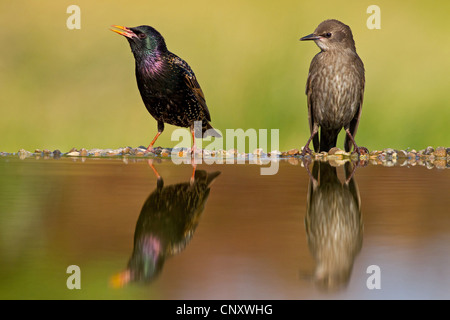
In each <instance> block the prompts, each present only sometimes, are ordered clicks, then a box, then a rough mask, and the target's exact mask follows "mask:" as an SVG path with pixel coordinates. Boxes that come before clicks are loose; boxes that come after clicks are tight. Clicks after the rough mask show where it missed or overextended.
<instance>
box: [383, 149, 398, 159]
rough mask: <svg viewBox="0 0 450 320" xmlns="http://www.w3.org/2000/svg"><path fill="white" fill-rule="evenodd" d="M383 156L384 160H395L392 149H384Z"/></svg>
mask: <svg viewBox="0 0 450 320" xmlns="http://www.w3.org/2000/svg"><path fill="white" fill-rule="evenodd" d="M383 154H384V155H385V156H386V159H396V158H397V152H396V151H395V150H394V149H392V148H387V149H384V150H383Z"/></svg>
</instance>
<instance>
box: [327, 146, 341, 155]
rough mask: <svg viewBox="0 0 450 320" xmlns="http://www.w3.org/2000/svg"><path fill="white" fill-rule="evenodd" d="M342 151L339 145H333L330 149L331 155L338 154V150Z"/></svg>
mask: <svg viewBox="0 0 450 320" xmlns="http://www.w3.org/2000/svg"><path fill="white" fill-rule="evenodd" d="M338 151H341V149H339V148H338V147H333V148H331V149H330V150H329V151H328V154H329V155H334V154H336V152H338Z"/></svg>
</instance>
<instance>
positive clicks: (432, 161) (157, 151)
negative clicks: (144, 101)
mask: <svg viewBox="0 0 450 320" xmlns="http://www.w3.org/2000/svg"><path fill="white" fill-rule="evenodd" d="M302 149H303V147H302V148H301V150H302ZM172 152H174V154H175V155H176V156H178V157H188V156H190V155H191V154H190V148H177V149H172V148H162V147H157V148H154V149H153V151H152V152H147V148H146V147H144V146H139V147H138V148H132V147H129V146H127V147H121V148H116V149H89V150H88V149H86V148H80V149H77V148H75V147H74V148H71V149H70V150H69V151H68V152H67V153H63V152H61V151H60V150H58V149H56V150H54V151H50V150H48V149H39V148H37V149H34V152H30V151H27V150H25V149H20V150H19V151H18V152H17V154H16V155H18V156H19V158H20V159H25V158H28V157H31V156H34V157H35V159H36V160H38V159H39V158H40V157H41V156H43V157H44V159H49V158H53V159H58V158H60V157H62V156H67V157H80V156H81V157H82V160H83V159H86V157H89V156H93V157H116V156H123V159H125V158H127V156H132V157H131V159H130V160H131V161H132V162H135V161H139V160H136V158H133V156H134V157H144V156H145V157H155V160H156V159H158V158H159V159H160V158H161V157H162V158H170V157H171V156H172ZM300 154H301V151H299V149H296V148H294V149H290V150H288V151H283V152H282V151H279V150H272V151H270V152H269V153H267V154H266V153H264V150H263V149H262V148H257V149H255V150H253V152H252V153H250V154H248V153H239V152H238V151H237V150H236V149H229V150H222V149H220V150H212V151H211V150H206V149H205V150H196V154H195V156H196V157H197V156H198V157H201V156H202V155H203V157H220V158H224V157H226V158H230V157H235V158H237V159H240V160H241V161H242V160H245V161H247V160H253V162H254V163H259V162H258V161H260V160H259V159H263V158H265V157H276V158H281V159H283V158H285V159H286V160H287V161H288V162H289V163H290V164H295V165H296V164H298V160H297V157H296V156H299V155H300ZM0 156H14V153H7V152H1V151H0ZM308 157H310V158H312V159H314V160H317V161H329V162H330V164H332V165H334V166H341V165H343V164H344V163H345V162H347V161H358V160H359V161H365V163H366V164H367V163H369V162H370V164H372V165H382V166H386V167H392V166H416V165H419V166H425V167H427V168H428V169H433V168H436V169H445V168H450V148H445V147H437V148H436V149H434V148H433V147H431V146H428V147H427V148H425V149H422V150H419V151H416V150H415V149H411V150H409V148H407V149H406V150H396V149H393V148H385V149H382V150H381V151H380V150H372V151H370V153H369V154H366V155H361V156H360V157H359V158H358V154H356V153H350V152H346V151H344V150H342V149H340V148H338V147H334V148H332V149H330V150H329V152H324V151H322V152H320V153H315V152H313V154H312V156H308ZM124 161H125V160H124ZM126 161H127V162H128V161H129V160H128V159H127V160H126Z"/></svg>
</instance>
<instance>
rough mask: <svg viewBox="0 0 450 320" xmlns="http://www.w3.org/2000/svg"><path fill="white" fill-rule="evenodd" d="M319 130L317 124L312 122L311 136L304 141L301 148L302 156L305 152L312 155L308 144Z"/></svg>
mask: <svg viewBox="0 0 450 320" xmlns="http://www.w3.org/2000/svg"><path fill="white" fill-rule="evenodd" d="M317 132H319V126H318V125H316V124H314V127H313V131H312V132H311V136H310V137H309V139H308V141H307V142H306V144H305V146H304V147H303V150H302V156H305V155H306V154H310V155H312V151H311V149H310V148H309V144H310V143H311V140H312V139H313V138H314V136H315V135H316V134H317Z"/></svg>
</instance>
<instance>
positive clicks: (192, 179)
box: [190, 161, 197, 185]
mask: <svg viewBox="0 0 450 320" xmlns="http://www.w3.org/2000/svg"><path fill="white" fill-rule="evenodd" d="M196 169H197V164H196V163H195V161H194V162H192V176H191V180H190V184H191V185H193V184H194V181H195V170H196Z"/></svg>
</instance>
